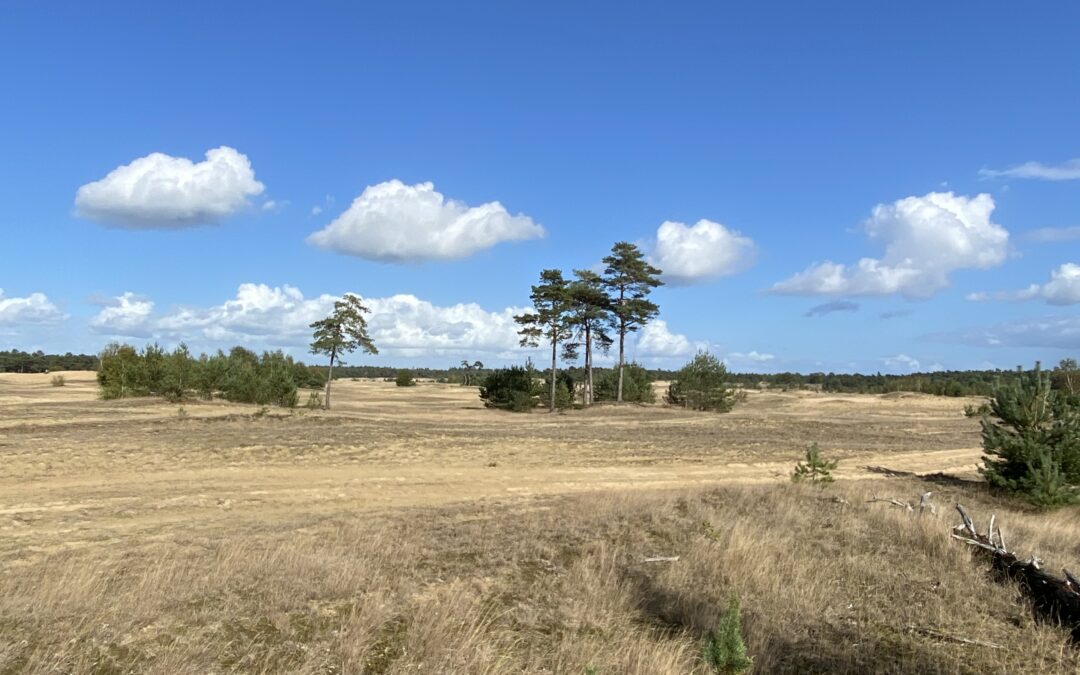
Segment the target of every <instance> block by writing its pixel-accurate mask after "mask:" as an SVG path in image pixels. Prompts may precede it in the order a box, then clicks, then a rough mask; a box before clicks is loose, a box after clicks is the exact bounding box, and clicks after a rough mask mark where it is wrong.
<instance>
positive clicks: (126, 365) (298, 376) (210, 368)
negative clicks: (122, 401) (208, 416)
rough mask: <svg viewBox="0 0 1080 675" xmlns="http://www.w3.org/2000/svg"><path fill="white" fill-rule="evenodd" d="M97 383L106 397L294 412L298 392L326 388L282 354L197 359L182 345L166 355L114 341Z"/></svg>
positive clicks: (235, 353) (235, 351)
mask: <svg viewBox="0 0 1080 675" xmlns="http://www.w3.org/2000/svg"><path fill="white" fill-rule="evenodd" d="M97 381H98V386H99V387H100V390H101V396H102V398H105V399H114V398H125V397H129V396H163V397H165V398H167V399H169V400H172V401H181V400H184V399H187V398H192V397H196V396H197V397H200V398H204V399H210V398H213V397H221V398H224V399H226V400H229V401H237V402H243V403H258V404H260V405H280V406H284V407H290V408H291V407H293V406H295V405H296V404H297V402H298V398H299V395H298V393H297V389H298V388H300V387H319V386H322V384H323V380H322V377H321V376H320V375H319V373H318V372H317V371H315V370H313V369H311V368H309V367H307V366H306V365H304V364H303V363H301V362H299V361H294V360H293V358H292V357H291V356H288V355H286V354H284V353H282V352H281V351H276V352H263V353H262V354H256V353H255V352H253V351H251V350H248V349H245V348H243V347H233V348H232V349H231V350H229V352H228V353H227V354H226V353H225V352H223V351H220V350H219V351H218V352H217V353H215V354H202V355H200V356H198V357H195V356H193V355H192V354H191V353H190V352H189V351H188V348H187V346H185V345H183V344H181V345H180V346H178V347H177V348H176V349H174V350H173V351H171V352H168V351H165V350H164V349H162V348H161V347H159V346H158V345H157V344H150V345H147V346H146V347H144V348H143V349H142V350H138V349H136V348H135V347H132V346H131V345H126V344H116V343H113V344H110V345H108V346H107V347H106V348H105V349H104V350H103V351H102V352H101V355H100V367H99V369H98V374H97Z"/></svg>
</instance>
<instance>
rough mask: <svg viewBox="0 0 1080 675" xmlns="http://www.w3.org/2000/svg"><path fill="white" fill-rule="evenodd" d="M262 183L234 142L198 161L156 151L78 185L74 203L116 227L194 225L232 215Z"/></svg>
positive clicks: (83, 213)
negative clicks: (233, 146) (236, 148)
mask: <svg viewBox="0 0 1080 675" xmlns="http://www.w3.org/2000/svg"><path fill="white" fill-rule="evenodd" d="M263 189H264V188H263V184H262V183H260V182H259V181H257V180H255V172H254V170H253V169H252V168H251V162H249V161H248V158H247V157H246V156H245V155H242V154H241V153H239V152H237V151H236V150H234V149H233V148H230V147H226V146H222V147H220V148H214V149H213V150H208V151H207V152H206V159H205V160H204V161H202V162H192V161H191V160H190V159H187V158H186V157H172V156H170V155H166V154H164V153H160V152H155V153H152V154H150V155H147V156H146V157H140V158H138V159H136V160H134V161H133V162H131V163H130V164H125V165H123V166H120V167H117V168H115V169H113V170H112V171H110V172H109V174H108V175H106V176H105V177H104V178H102V179H101V180H99V181H95V182H93V183H87V184H86V185H83V186H82V187H80V188H79V190H78V192H77V193H76V194H75V209H76V211H77V212H78V214H79V215H81V216H83V217H86V218H89V219H91V220H95V221H98V222H100V223H103V224H106V225H112V226H116V227H124V228H130V229H175V228H182V227H194V226H197V225H210V224H214V223H217V222H219V221H220V220H222V219H223V218H226V217H228V216H231V215H233V214H234V213H236V212H238V211H240V210H241V209H243V208H245V207H246V206H247V205H248V198H249V197H253V196H255V195H258V194H261V193H262V192H263ZM268 203H273V202H268Z"/></svg>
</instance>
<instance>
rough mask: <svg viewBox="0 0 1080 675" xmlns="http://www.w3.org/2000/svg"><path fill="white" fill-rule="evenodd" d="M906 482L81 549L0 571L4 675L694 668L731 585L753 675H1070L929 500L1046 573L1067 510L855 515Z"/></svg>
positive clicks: (549, 507)
mask: <svg viewBox="0 0 1080 675" xmlns="http://www.w3.org/2000/svg"><path fill="white" fill-rule="evenodd" d="M926 485H927V484H926V483H923V482H920V481H915V480H899V479H891V480H888V481H872V482H871V481H867V482H863V483H847V484H837V485H835V486H833V487H830V488H829V489H827V490H824V491H823V490H820V489H815V488H811V487H806V488H804V487H802V486H791V485H777V486H769V487H757V488H754V487H746V488H724V489H711V490H696V491H690V492H685V491H680V492H677V493H671V492H666V493H651V494H649V493H645V494H642V493H635V494H630V493H623V494H608V495H592V496H581V497H573V498H553V499H549V500H546V501H540V502H531V503H529V504H527V505H526V506H522V505H521V504H518V505H508V504H502V505H485V504H483V503H479V504H475V505H471V506H461V507H453V508H441V509H414V510H409V511H396V512H393V513H389V514H384V515H382V516H379V517H377V518H373V519H369V520H360V519H358V518H343V517H340V516H330V517H324V518H319V517H316V516H307V517H305V516H297V517H296V518H295V519H293V520H291V521H290V520H287V519H279V520H277V521H276V522H273V523H272V524H263V525H261V526H252V525H251V524H250V523H249V524H248V525H247V526H245V527H226V524H227V523H226V521H224V520H223V521H222V529H221V531H220V532H219V533H218V534H216V535H200V536H195V537H185V536H184V534H183V532H182V530H178V531H177V532H176V535H175V536H174V537H172V538H169V539H159V540H156V541H145V540H144V541H125V542H109V543H107V544H106V545H98V546H85V547H83V548H79V549H73V550H67V551H63V552H57V553H53V554H50V555H48V556H46V557H44V558H40V559H27V561H26V562H24V563H19V562H18V561H14V562H13V563H11V564H8V565H7V567H6V569H5V572H4V574H3V576H2V577H0V672H5V673H8V672H30V673H44V672H80V673H84V672H85V673H127V672H131V671H135V672H148V673H224V672H253V673H271V672H291V673H416V672H431V673H465V672H467V673H507V672H553V673H554V672H558V673H583V672H585V671H586V668H587V667H588V668H591V669H593V671H592V672H598V673H640V674H641V675H646V674H650V675H652V674H663V673H672V674H674V673H704V672H706V671H705V666H704V664H703V663H702V662H701V659H700V656H699V645H700V641H701V638H702V636H703V635H705V634H706V633H707V632H708V631H709V630H710V629H711V628H713V627H715V625H716V621H717V619H718V617H719V616H720V614H721V612H722V611H723V609H724V607H725V606H726V604H727V601H728V598H729V597H730V595H731V594H732V593H734V594H736V595H738V597H739V598H740V599H741V601H742V605H743V616H744V630H745V633H746V636H745V637H746V642H747V645H748V647H749V651H750V653H751V654H752V655H753V656H754V658H755V661H754V665H755V672H762V673H785V672H790V673H805V672H838V673H867V672H896V673H908V672H910V673H927V672H932V673H933V672H940V673H961V672H980V673H987V672H989V673H994V672H998V673H1016V672H1041V673H1076V672H1080V659H1078V657H1077V653H1076V651H1075V650H1073V649H1072V648H1070V647H1069V646H1068V645H1067V644H1066V636H1065V634H1064V632H1063V631H1061V630H1060V629H1057V628H1055V627H1050V626H1040V625H1037V624H1035V623H1034V622H1033V620H1032V619H1031V618H1030V614H1029V613H1028V612H1027V610H1026V609H1025V606H1024V605H1023V603H1022V601H1021V600H1020V598H1019V596H1018V594H1017V591H1016V590H1015V589H1014V588H1012V587H1009V586H1006V585H999V584H996V583H994V582H992V581H990V580H989V579H988V578H987V576H986V574H985V570H986V567H987V566H986V565H985V564H984V563H982V562H980V561H978V560H973V559H972V553H971V551H969V550H968V549H967V548H965V547H964V546H963V545H961V544H959V543H956V542H954V541H952V540H950V539H949V537H948V529H949V526H950V525H951V524H952V523H953V522H954V518H953V517H952V513H951V511H950V510H949V508H948V507H947V506H946V505H948V504H949V503H950V502H951V501H952V500H954V499H957V498H961V499H963V500H965V502H966V505H967V506H969V507H970V509H971V511H972V513H973V514H974V515H976V516H977V517H978V516H983V517H988V516H989V512H990V510H991V509H992V508H994V509H996V512H997V515H998V522H999V523H1001V524H1002V525H1003V526H1004V527H1005V528H1007V529H1006V532H1007V533H1008V536H1009V540H1010V544H1011V545H1012V546H1014V547H1015V548H1017V549H1018V550H1021V551H1030V552H1037V553H1038V554H1039V555H1040V556H1041V557H1042V558H1044V559H1045V560H1046V561H1047V563H1048V565H1049V566H1051V567H1060V566H1061V565H1067V564H1070V563H1071V564H1073V565H1075V563H1076V562H1077V560H1078V559H1080V549H1078V542H1080V519H1078V518H1077V515H1080V512H1078V511H1077V510H1076V509H1073V510H1071V511H1062V512H1059V513H1058V514H1054V515H1051V516H1043V515H1038V514H1035V513H1029V512H1025V511H1022V510H1017V509H1011V508H1003V507H1002V505H1001V504H997V505H996V506H995V505H993V504H991V503H989V502H987V501H986V497H985V496H983V495H981V494H977V493H975V492H974V491H971V490H969V489H967V488H964V487H957V486H945V487H938V488H937V489H939V490H940V491H941V494H940V495H939V496H938V497H937V498H936V500H937V502H938V504H939V505H940V506H942V507H943V508H941V515H940V516H938V517H934V516H930V515H926V516H924V517H915V516H911V515H908V514H907V513H905V512H903V511H901V510H899V509H895V508H892V507H889V506H887V505H883V504H879V503H874V504H867V503H865V500H866V499H867V498H868V497H869V496H870V493H871V492H875V493H878V494H885V493H886V492H888V493H891V494H894V495H897V496H903V497H907V496H909V495H914V494H916V493H917V492H920V491H922V490H925V489H928V488H927V486H926ZM965 490H968V491H967V492H965ZM833 496H843V497H844V498H845V499H846V500H847V501H848V502H849V504H844V503H841V502H838V501H833V500H832V497H833ZM654 555H656V556H676V555H677V556H679V559H678V560H677V561H675V562H659V563H647V562H643V560H644V558H646V557H648V556H654ZM935 632H936V633H940V634H946V635H955V636H958V637H965V638H969V639H973V640H982V641H986V642H992V643H995V644H998V645H1001V646H1002V648H1001V649H992V648H983V647H976V646H971V645H966V644H960V643H956V642H952V641H949V640H947V639H942V638H940V637H932V635H934V634H935Z"/></svg>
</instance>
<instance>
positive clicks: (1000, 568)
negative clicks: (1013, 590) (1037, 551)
mask: <svg viewBox="0 0 1080 675" xmlns="http://www.w3.org/2000/svg"><path fill="white" fill-rule="evenodd" d="M956 510H957V511H958V512H959V513H960V519H961V520H962V521H963V523H962V524H960V525H957V526H955V527H954V528H953V532H952V536H953V538H954V539H958V540H960V541H962V542H964V543H966V544H969V545H971V546H974V547H976V548H978V549H980V550H982V551H985V552H986V553H987V554H988V555H989V556H990V560H991V563H992V565H993V567H992V569H993V571H994V573H995V575H996V576H997V577H998V578H999V579H1001V580H1009V581H1013V582H1014V583H1016V584H1017V585H1019V586H1020V590H1021V591H1022V592H1023V593H1024V594H1025V595H1026V596H1027V597H1028V599H1029V600H1030V601H1031V608H1032V611H1033V612H1034V613H1035V617H1036V619H1038V620H1040V621H1049V622H1052V623H1058V624H1060V625H1061V626H1063V627H1065V628H1067V629H1069V630H1070V631H1071V633H1072V640H1073V643H1074V644H1080V580H1077V578H1076V577H1075V576H1073V575H1072V574H1071V573H1070V572H1069V571H1068V570H1063V572H1064V573H1065V578H1064V579H1058V578H1057V577H1055V576H1053V575H1052V574H1050V573H1049V572H1047V571H1045V570H1044V569H1043V568H1042V561H1040V560H1039V559H1038V558H1036V557H1035V556H1031V557H1030V558H1028V559H1027V560H1020V558H1019V557H1017V555H1016V554H1015V553H1012V552H1010V551H1009V550H1008V549H1006V548H1005V538H1004V537H1003V536H1002V534H1001V528H1000V527H999V528H997V529H996V530H995V528H994V524H995V520H996V518H995V517H994V516H991V517H990V523H989V525H988V526H987V528H986V534H979V531H978V530H977V529H976V527H975V522H974V521H973V520H972V519H971V516H969V515H968V513H967V511H966V510H964V507H963V506H961V505H960V504H957V505H956Z"/></svg>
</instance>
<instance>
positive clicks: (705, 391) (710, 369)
mask: <svg viewBox="0 0 1080 675" xmlns="http://www.w3.org/2000/svg"><path fill="white" fill-rule="evenodd" d="M727 380H728V372H727V366H725V365H724V363H723V361H721V360H720V359H718V358H716V357H715V356H713V355H712V354H710V353H708V352H698V354H697V356H695V357H694V359H693V360H692V361H690V363H688V364H686V365H685V366H683V367H682V370H680V371H679V372H678V374H677V375H676V376H675V381H674V382H672V383H671V385H670V386H669V387H668V393H667V402H668V403H670V404H671V405H677V406H682V407H684V408H689V409H691V410H707V411H711V412H729V411H730V410H731V409H732V408H733V407H735V403H736V401H737V400H738V395H737V393H736V391H735V390H734V389H733V388H732V387H731V386H730V385H729V384H728V381H727Z"/></svg>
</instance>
